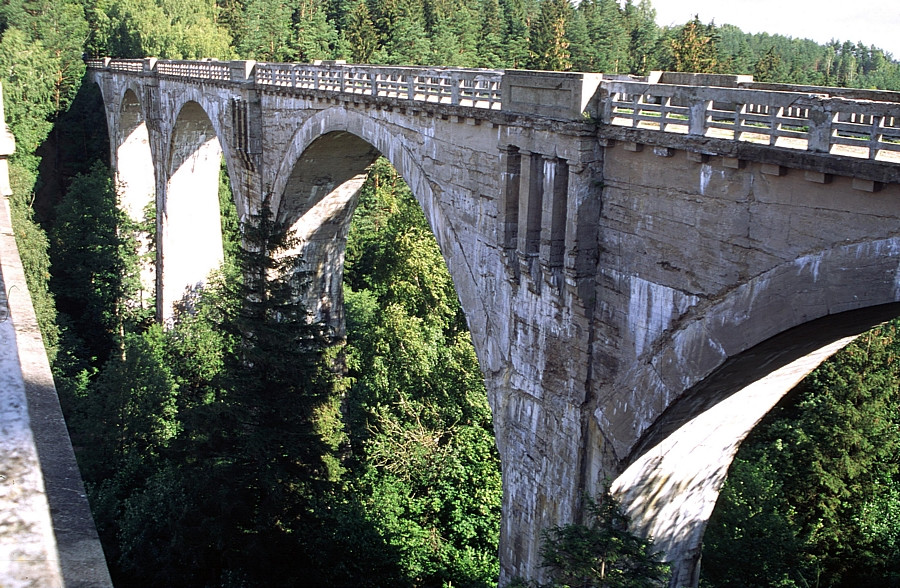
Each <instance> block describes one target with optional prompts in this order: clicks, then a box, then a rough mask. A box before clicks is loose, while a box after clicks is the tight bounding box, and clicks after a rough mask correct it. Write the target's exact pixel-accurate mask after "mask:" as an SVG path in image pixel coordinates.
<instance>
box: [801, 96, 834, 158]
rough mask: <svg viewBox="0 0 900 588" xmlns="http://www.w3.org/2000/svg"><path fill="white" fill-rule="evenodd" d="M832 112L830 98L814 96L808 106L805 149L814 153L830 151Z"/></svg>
mask: <svg viewBox="0 0 900 588" xmlns="http://www.w3.org/2000/svg"><path fill="white" fill-rule="evenodd" d="M833 122H834V113H833V112H832V110H831V100H829V99H827V98H825V99H822V98H816V99H815V100H814V102H813V104H811V105H810V107H809V139H808V144H807V146H806V149H807V150H808V151H814V152H816V153H830V152H831V134H832V130H831V124H832V123H833Z"/></svg>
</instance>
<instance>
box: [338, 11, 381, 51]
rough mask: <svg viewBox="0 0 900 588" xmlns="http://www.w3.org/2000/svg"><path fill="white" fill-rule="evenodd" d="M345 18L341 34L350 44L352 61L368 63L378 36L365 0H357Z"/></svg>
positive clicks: (376, 46) (376, 45)
mask: <svg viewBox="0 0 900 588" xmlns="http://www.w3.org/2000/svg"><path fill="white" fill-rule="evenodd" d="M346 20H347V23H346V27H345V28H344V32H343V34H344V38H345V39H346V41H347V43H348V44H349V46H350V52H351V59H352V61H353V63H369V62H370V61H371V60H372V55H373V54H374V53H375V50H376V49H377V48H378V36H377V33H376V32H375V25H373V24H372V15H371V14H370V13H369V6H368V4H367V3H366V0H357V2H355V3H354V4H353V5H352V8H351V9H350V13H349V14H348V16H347V19H346Z"/></svg>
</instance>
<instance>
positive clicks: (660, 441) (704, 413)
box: [613, 238, 900, 586]
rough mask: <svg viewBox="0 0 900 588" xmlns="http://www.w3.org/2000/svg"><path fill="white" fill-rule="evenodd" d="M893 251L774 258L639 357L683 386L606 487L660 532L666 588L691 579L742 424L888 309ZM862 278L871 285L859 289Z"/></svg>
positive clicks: (895, 311) (640, 523)
mask: <svg viewBox="0 0 900 588" xmlns="http://www.w3.org/2000/svg"><path fill="white" fill-rule="evenodd" d="M898 253H900V239H898V238H890V239H884V240H878V241H873V242H867V243H857V244H847V245H840V246H838V247H834V248H831V249H829V250H826V251H821V252H817V253H815V254H812V255H807V256H803V257H801V258H798V259H797V260H795V261H794V262H792V263H787V264H782V265H780V266H778V267H776V268H774V269H772V270H770V271H769V272H766V273H765V274H763V275H761V276H759V277H757V278H755V279H753V280H750V281H749V282H748V283H746V284H744V285H742V286H740V287H738V288H736V289H734V290H733V291H732V292H731V293H730V294H729V295H728V296H726V297H725V298H724V299H722V300H721V301H719V302H718V303H717V304H714V305H710V307H708V308H706V309H703V311H702V314H699V317H700V318H697V319H695V320H693V321H686V324H684V325H683V326H682V328H681V329H678V330H676V331H675V332H674V333H672V335H671V337H670V339H669V340H668V341H667V342H666V345H664V346H663V347H664V349H665V351H664V352H663V353H658V354H657V356H656V357H654V358H653V360H651V362H649V363H647V364H644V367H645V368H652V369H653V372H654V378H655V384H656V385H658V386H660V387H663V386H665V385H666V383H667V382H668V383H669V385H672V382H675V383H676V384H675V385H672V390H675V389H676V386H677V385H678V384H680V385H683V386H684V387H683V389H684V390H685V392H684V393H683V394H681V395H680V396H679V397H678V398H677V399H674V398H673V399H671V400H670V399H669V398H665V400H664V401H661V402H664V404H665V406H664V407H662V410H661V411H660V412H657V413H656V414H657V418H656V419H655V420H654V422H653V423H652V424H651V425H649V426H647V427H646V428H645V429H644V430H643V431H642V433H643V434H642V435H641V436H640V438H638V439H636V441H635V443H634V445H633V446H632V447H631V448H630V449H629V450H628V452H627V454H626V455H627V457H625V458H624V459H623V460H622V462H621V464H622V465H621V468H622V469H621V470H620V471H621V473H620V475H619V476H618V477H617V478H616V480H615V481H614V483H613V490H614V491H615V492H617V493H619V494H620V495H621V496H622V498H623V506H624V507H625V508H626V510H627V511H628V513H629V515H630V516H631V517H632V519H633V521H634V523H635V525H636V527H637V528H638V529H639V530H640V531H641V532H642V533H644V534H646V535H650V536H654V537H658V538H660V539H661V541H660V542H659V545H658V546H659V547H660V548H661V549H662V550H663V551H665V552H666V553H667V560H669V561H672V562H673V563H674V564H675V565H674V566H673V569H674V570H675V572H676V576H675V577H674V578H673V580H672V581H673V584H672V585H673V586H680V585H696V574H697V573H699V567H698V561H699V554H700V548H701V542H702V538H703V532H704V530H705V528H706V523H707V521H708V519H709V516H710V515H711V514H712V509H713V507H714V506H715V503H716V500H717V498H718V493H719V490H720V488H721V485H722V483H723V482H724V479H725V476H726V474H727V471H728V468H729V467H730V465H731V462H732V460H733V458H734V455H735V453H736V452H737V449H738V447H739V446H740V443H741V442H742V441H743V440H744V438H745V437H746V436H747V435H748V434H749V432H750V431H751V430H752V429H753V427H754V426H756V424H757V423H758V422H759V421H760V420H761V419H762V418H763V416H765V414H766V413H767V412H769V410H771V409H772V408H773V407H774V406H775V404H777V402H778V401H779V400H780V399H781V398H782V397H783V396H784V395H785V394H786V393H787V392H789V391H790V390H791V389H793V387H794V386H795V385H797V384H798V383H799V382H800V381H801V380H802V379H803V378H804V377H805V376H806V375H807V374H808V373H809V372H811V371H812V370H813V369H815V368H816V367H817V366H818V365H819V364H821V363H822V362H823V361H825V360H826V359H827V358H828V357H830V356H831V355H832V354H834V353H835V352H837V351H838V350H839V349H841V348H842V347H843V346H845V345H846V344H847V343H849V342H850V341H852V340H853V339H854V338H855V337H857V336H858V335H860V334H861V333H863V332H865V331H867V330H868V329H870V328H872V327H873V326H875V325H877V324H879V323H881V322H884V321H886V320H889V319H891V318H893V317H896V316H898V315H900V302H897V300H898V298H900V288H898V282H897V276H898V275H900V272H898V260H897V258H898ZM885 275H891V276H893V279H891V280H884V279H883V277H884V276H885ZM869 283H877V284H881V287H873V288H870V289H869V290H867V291H865V292H862V291H861V290H860V289H859V284H869ZM785 300H788V301H789V303H785ZM673 353H674V354H676V355H675V356H674V357H673V356H672V355H671V354H673ZM710 366H712V367H710ZM667 378H668V379H667ZM633 381H634V380H633ZM643 381H644V382H645V383H646V382H649V379H648V378H646V377H645V378H644V380H643ZM644 391H645V392H646V390H644ZM657 392H660V390H657ZM663 393H664V394H665V393H667V392H665V391H664V392H663ZM648 412H649V411H648ZM645 414H646V413H645ZM622 449H625V448H624V447H623V448H622Z"/></svg>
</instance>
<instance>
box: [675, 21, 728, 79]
mask: <svg viewBox="0 0 900 588" xmlns="http://www.w3.org/2000/svg"><path fill="white" fill-rule="evenodd" d="M669 47H670V49H671V51H672V58H673V60H674V67H675V71H686V72H694V73H715V72H716V71H718V67H719V56H718V49H717V36H716V29H715V25H713V24H709V25H703V24H702V23H701V22H700V19H699V18H698V17H696V16H695V17H694V18H693V20H691V21H689V22H688V23H687V24H685V25H684V26H683V27H681V31H680V32H679V33H678V35H677V36H676V37H675V38H674V39H671V40H670V42H669Z"/></svg>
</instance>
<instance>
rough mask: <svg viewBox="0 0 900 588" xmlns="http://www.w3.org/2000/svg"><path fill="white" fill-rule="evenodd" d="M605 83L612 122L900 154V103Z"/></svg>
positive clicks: (605, 107) (825, 149)
mask: <svg viewBox="0 0 900 588" xmlns="http://www.w3.org/2000/svg"><path fill="white" fill-rule="evenodd" d="M602 85H603V87H604V89H605V90H606V97H605V99H604V100H603V104H602V111H603V122H605V123H607V124H612V125H617V126H627V127H632V128H638V129H649V130H656V131H662V132H667V133H682V134H686V135H695V136H706V137H717V138H724V139H732V140H735V141H748V142H753V143H762V144H768V145H771V146H778V147H786V148H790V149H805V150H808V151H815V152H820V153H835V154H839V155H847V156H854V157H863V158H868V159H876V158H884V157H890V158H892V159H894V158H895V157H896V156H894V155H893V154H894V153H897V154H900V103H895V102H881V101H874V100H857V99H850V98H844V97H838V96H830V95H828V94H826V93H818V92H813V93H804V92H796V91H791V92H783V91H770V90H755V89H748V88H722V87H704V86H679V85H670V84H653V83H648V82H634V81H604V82H603V84H602ZM889 154H890V155H889Z"/></svg>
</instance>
